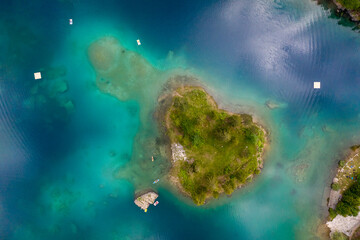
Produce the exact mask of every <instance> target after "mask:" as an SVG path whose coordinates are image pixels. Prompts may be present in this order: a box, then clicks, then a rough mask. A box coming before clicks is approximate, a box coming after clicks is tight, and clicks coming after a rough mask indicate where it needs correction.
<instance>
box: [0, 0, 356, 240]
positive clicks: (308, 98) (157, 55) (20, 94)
mask: <svg viewBox="0 0 360 240" xmlns="http://www.w3.org/2000/svg"><path fill="white" fill-rule="evenodd" d="M0 6H1V10H0V13H1V14H0V29H1V32H2V33H3V34H1V35H0V43H1V44H0V50H1V52H2V54H1V55H0V238H1V239H186V238H188V239H199V238H206V239H308V238H310V237H314V231H315V230H316V227H314V225H315V224H316V223H317V221H318V218H320V217H322V216H324V214H325V208H324V202H325V203H326V196H325V197H324V196H323V195H324V188H325V187H326V186H327V185H328V184H329V179H330V178H331V176H332V175H331V174H332V172H331V169H332V168H333V166H334V165H336V162H337V161H338V160H339V159H340V158H341V156H342V155H343V153H344V151H345V150H346V149H347V148H348V147H349V146H350V145H351V144H355V143H359V142H360V137H359V132H360V121H359V118H360V109H359V100H360V92H359V91H358V89H359V85H360V81H359V80H360V79H359V76H360V74H359V71H360V68H359V62H360V61H359V60H360V55H359V54H358V53H359V50H360V35H359V34H358V33H357V32H355V31H353V30H352V29H351V27H344V26H341V25H338V20H337V19H335V18H333V17H331V13H330V12H329V11H328V10H325V9H323V8H322V6H319V5H317V4H316V3H315V2H313V1H307V0H302V1H295V0H289V1H280V0H276V1H265V0H256V1H254V0H252V1H251V0H241V1H240V0H239V1H235V0H234V1H200V0H198V1H187V0H186V1H181V2H176V1H163V0H161V1H157V2H148V1H101V2H97V1H86V2H84V1H80V0H73V1H51V2H48V1H31V2H23V1H8V2H5V1H3V2H2V3H1V4H0ZM35 12H36V13H37V14H35ZM69 18H72V19H73V20H74V24H73V25H72V26H70V25H69V24H68V19H69ZM104 36H111V37H115V38H116V39H118V40H119V41H120V42H121V44H122V45H123V47H124V48H126V49H127V50H129V51H134V52H136V53H138V54H139V55H138V57H139V58H144V59H146V60H147V62H148V64H149V65H151V67H152V68H154V69H156V71H159V72H169V71H170V72H171V70H172V69H177V70H176V71H177V73H178V72H181V73H187V74H192V75H194V76H197V77H198V78H199V79H200V80H201V81H202V82H203V83H204V84H205V85H206V87H207V90H208V91H209V92H210V93H211V94H212V95H213V96H214V97H215V99H216V100H217V101H218V103H219V105H220V106H221V107H223V108H229V109H232V110H237V111H245V112H250V113H252V114H254V115H255V116H256V117H257V118H258V119H260V120H261V122H262V123H263V124H264V125H265V126H266V127H267V128H268V129H269V130H270V131H271V147H270V150H269V151H268V152H267V156H266V162H265V168H264V170H263V173H262V174H261V175H260V176H259V177H258V178H257V179H256V180H255V181H254V182H253V183H252V184H250V185H249V186H247V187H246V188H244V189H242V190H239V191H237V192H236V193H234V194H233V196H231V197H230V198H228V197H224V196H223V197H221V198H220V199H219V200H216V201H213V202H211V203H209V204H207V205H205V206H203V207H196V206H194V205H193V204H192V203H191V202H190V201H189V200H188V199H186V198H184V197H183V196H179V195H178V194H176V192H175V190H174V189H173V188H171V187H169V186H168V185H167V183H166V182H165V179H161V180H160V182H159V184H157V185H153V187H154V188H155V189H156V190H157V191H158V192H159V195H160V197H159V202H160V204H159V205H158V206H157V207H156V208H155V207H150V208H149V211H148V212H147V213H146V214H145V213H143V212H142V211H140V210H139V209H138V208H137V207H136V206H135V205H134V204H133V196H134V192H135V191H137V190H139V188H145V187H148V186H149V185H150V186H152V184H151V181H152V180H153V178H154V177H155V175H156V176H158V175H157V173H159V174H164V170H163V168H162V167H161V168H159V166H158V165H155V166H154V165H153V166H150V167H149V165H148V163H146V162H145V163H144V161H142V160H141V159H146V156H142V157H141V158H138V159H140V160H139V161H136V159H135V160H134V155H133V153H134V149H133V148H134V147H136V144H135V145H134V140H135V141H136V142H139V141H138V140H136V139H137V138H136V137H137V136H139V134H140V133H141V132H142V130H143V129H144V124H146V129H148V128H149V127H150V128H151V127H153V129H155V130H154V131H150V132H147V133H146V134H147V138H149V139H154V137H155V136H156V135H157V131H156V126H155V122H153V121H149V122H148V121H141V119H142V117H141V114H142V112H143V111H144V109H145V112H146V110H149V109H152V108H153V106H154V105H153V104H155V103H153V102H152V103H151V104H149V105H147V104H146V101H139V99H132V100H128V101H120V100H118V99H116V98H115V97H112V96H111V95H109V94H105V93H102V92H101V91H100V90H99V88H98V87H97V85H96V78H97V75H96V74H97V72H96V71H95V70H94V69H93V67H92V66H91V62H90V61H89V58H88V49H89V46H90V45H91V44H92V43H94V42H95V41H96V40H98V39H101V38H103V37H104ZM138 38H140V39H141V42H142V45H141V46H137V44H136V39H138ZM125 64H126V62H125ZM54 69H58V71H55V70H54ZM59 69H60V70H61V71H60V70H59ZM63 70H64V71H65V73H64V71H63ZM37 71H42V72H43V73H44V78H43V79H42V80H40V82H37V81H35V80H34V79H33V73H34V72H37ZM55 81H66V82H67V84H68V86H69V89H68V91H67V92H65V93H54V89H52V88H50V87H49V88H47V87H44V88H41V87H40V88H38V90H37V91H34V88H36V86H38V85H41V84H43V85H44V86H50V85H51V84H53V83H54V82H55ZM314 81H321V89H320V90H314V89H313V88H312V86H313V82H314ZM268 100H272V101H276V102H279V103H283V104H282V106H283V107H282V108H278V109H273V110H270V109H269V108H267V107H266V106H265V102H266V101H268ZM68 101H71V102H73V104H74V109H71V107H68V108H66V107H65V105H64V104H65V103H67V102H68ZM67 106H68V105H67ZM150 114H151V113H150ZM146 116H147V115H146ZM136 142H135V143H136ZM135 152H136V151H135ZM150 156H151V155H150ZM149 160H150V158H149ZM162 161H164V160H162ZM163 163H164V162H163ZM164 164H165V163H164ZM139 171H141V173H140V172H139ZM146 171H148V172H149V175H146V174H144V172H145V173H146ZM119 172H121V173H122V174H119ZM155 173H156V174H155Z"/></svg>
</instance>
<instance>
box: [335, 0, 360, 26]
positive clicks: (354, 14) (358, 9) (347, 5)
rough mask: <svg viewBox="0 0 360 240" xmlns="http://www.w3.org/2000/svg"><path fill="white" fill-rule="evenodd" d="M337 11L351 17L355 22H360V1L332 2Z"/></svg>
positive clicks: (344, 0) (339, 0)
mask: <svg viewBox="0 0 360 240" xmlns="http://www.w3.org/2000/svg"><path fill="white" fill-rule="evenodd" d="M332 1H333V2H334V4H335V5H336V7H337V11H338V12H341V13H345V14H347V15H349V16H350V19H351V20H352V21H354V22H360V0H332Z"/></svg>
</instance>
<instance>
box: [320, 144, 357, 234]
mask: <svg viewBox="0 0 360 240" xmlns="http://www.w3.org/2000/svg"><path fill="white" fill-rule="evenodd" d="M352 148H353V147H352ZM358 157H359V149H357V150H354V149H353V151H352V152H351V153H350V154H349V155H348V156H347V157H346V158H345V159H346V160H342V161H340V163H339V166H338V167H337V173H336V175H335V177H334V178H333V181H332V189H331V190H330V193H329V198H328V204H327V207H328V208H329V210H331V211H335V209H336V205H337V204H338V202H339V201H340V200H341V198H342V193H343V192H344V191H345V190H346V189H347V188H348V187H349V186H350V185H351V183H348V181H352V180H350V179H352V178H351V177H352V175H351V174H356V171H357V170H355V169H356V168H359V167H358V165H359V161H358V160H359V159H357V158H358ZM354 168H355V169H354ZM345 176H346V177H345ZM344 179H345V180H344ZM334 185H335V186H336V187H334ZM330 216H331V215H330ZM326 226H327V227H328V228H329V230H330V237H331V236H333V235H334V234H335V233H342V234H345V235H346V236H348V237H351V236H352V235H353V233H354V232H355V231H356V230H357V229H358V228H359V226H360V213H359V214H358V215H357V216H347V217H344V216H342V215H340V214H338V215H336V216H335V217H334V218H333V219H331V217H329V219H328V220H327V222H326Z"/></svg>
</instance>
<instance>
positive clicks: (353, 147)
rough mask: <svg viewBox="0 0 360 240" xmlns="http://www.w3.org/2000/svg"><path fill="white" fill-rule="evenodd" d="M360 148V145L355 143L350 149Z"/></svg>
mask: <svg viewBox="0 0 360 240" xmlns="http://www.w3.org/2000/svg"><path fill="white" fill-rule="evenodd" d="M358 148H360V145H354V146H351V147H350V149H351V150H353V151H355V150H356V149H358Z"/></svg>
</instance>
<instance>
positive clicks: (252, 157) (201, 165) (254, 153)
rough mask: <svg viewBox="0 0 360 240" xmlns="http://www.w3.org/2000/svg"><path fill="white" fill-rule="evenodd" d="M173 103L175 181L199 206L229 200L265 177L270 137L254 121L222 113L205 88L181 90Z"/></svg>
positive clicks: (168, 118)
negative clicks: (227, 197) (222, 198)
mask: <svg viewBox="0 0 360 240" xmlns="http://www.w3.org/2000/svg"><path fill="white" fill-rule="evenodd" d="M168 97H169V98H170V104H168V107H167V109H166V113H165V114H164V118H165V119H164V124H165V127H166V133H167V135H168V137H169V139H170V143H171V150H172V156H171V158H172V168H171V170H170V179H171V182H172V183H174V184H175V185H177V186H178V187H179V189H180V190H181V192H183V193H184V194H185V195H187V196H189V197H191V199H192V200H193V202H194V203H195V204H197V205H202V204H204V203H205V201H206V200H207V199H209V198H212V197H213V198H217V197H218V196H219V194H221V193H226V194H228V195H230V194H232V193H233V191H234V190H235V189H237V188H240V187H241V186H243V185H244V184H246V183H247V182H249V181H251V179H252V178H253V177H254V176H255V175H256V174H259V173H260V170H261V169H262V167H263V160H262V156H263V150H264V146H265V144H266V131H265V130H264V128H263V127H261V126H260V125H259V124H256V123H254V121H253V119H252V116H250V115H248V114H234V113H231V112H227V111H225V110H222V109H219V108H218V106H217V104H216V102H215V101H214V99H213V98H212V97H211V96H210V95H209V94H208V93H207V92H205V90H204V89H203V88H201V87H195V86H183V87H179V88H177V89H176V90H174V91H173V92H172V94H170V95H169V96H168Z"/></svg>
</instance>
